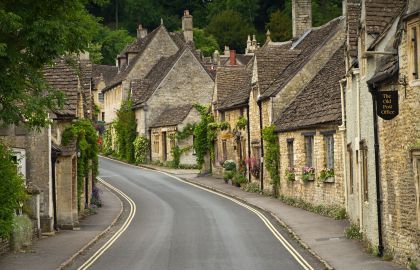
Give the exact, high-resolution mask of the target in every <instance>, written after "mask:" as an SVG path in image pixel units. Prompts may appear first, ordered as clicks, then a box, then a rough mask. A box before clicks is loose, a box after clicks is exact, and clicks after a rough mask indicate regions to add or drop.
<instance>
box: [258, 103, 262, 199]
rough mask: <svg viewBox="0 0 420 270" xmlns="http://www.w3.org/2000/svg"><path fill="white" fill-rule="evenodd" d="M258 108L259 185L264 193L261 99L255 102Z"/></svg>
mask: <svg viewBox="0 0 420 270" xmlns="http://www.w3.org/2000/svg"><path fill="white" fill-rule="evenodd" d="M257 104H258V110H259V113H260V145H261V157H260V164H261V165H260V168H261V169H260V185H261V192H262V193H264V140H263V133H262V130H263V116H262V105H261V101H260V100H259V101H258V102H257Z"/></svg>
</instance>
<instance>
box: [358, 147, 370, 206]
mask: <svg viewBox="0 0 420 270" xmlns="http://www.w3.org/2000/svg"><path fill="white" fill-rule="evenodd" d="M367 155H368V148H367V145H366V142H365V141H362V142H360V159H361V161H362V183H363V199H364V201H365V202H367V201H369V185H368V156H367Z"/></svg>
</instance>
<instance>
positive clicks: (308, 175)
mask: <svg viewBox="0 0 420 270" xmlns="http://www.w3.org/2000/svg"><path fill="white" fill-rule="evenodd" d="M302 180H303V182H308V181H314V180H315V168H313V167H303V169H302Z"/></svg>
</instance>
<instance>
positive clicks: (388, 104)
mask: <svg viewBox="0 0 420 270" xmlns="http://www.w3.org/2000/svg"><path fill="white" fill-rule="evenodd" d="M377 113H378V116H379V117H381V118H382V119H385V120H391V119H393V118H394V117H395V116H397V115H398V91H385V92H379V93H378V99H377Z"/></svg>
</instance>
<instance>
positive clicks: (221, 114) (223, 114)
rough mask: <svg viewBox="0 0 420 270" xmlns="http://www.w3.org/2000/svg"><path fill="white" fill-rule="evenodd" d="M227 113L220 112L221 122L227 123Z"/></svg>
mask: <svg viewBox="0 0 420 270" xmlns="http://www.w3.org/2000/svg"><path fill="white" fill-rule="evenodd" d="M225 118H226V116H225V112H220V121H225Z"/></svg>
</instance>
